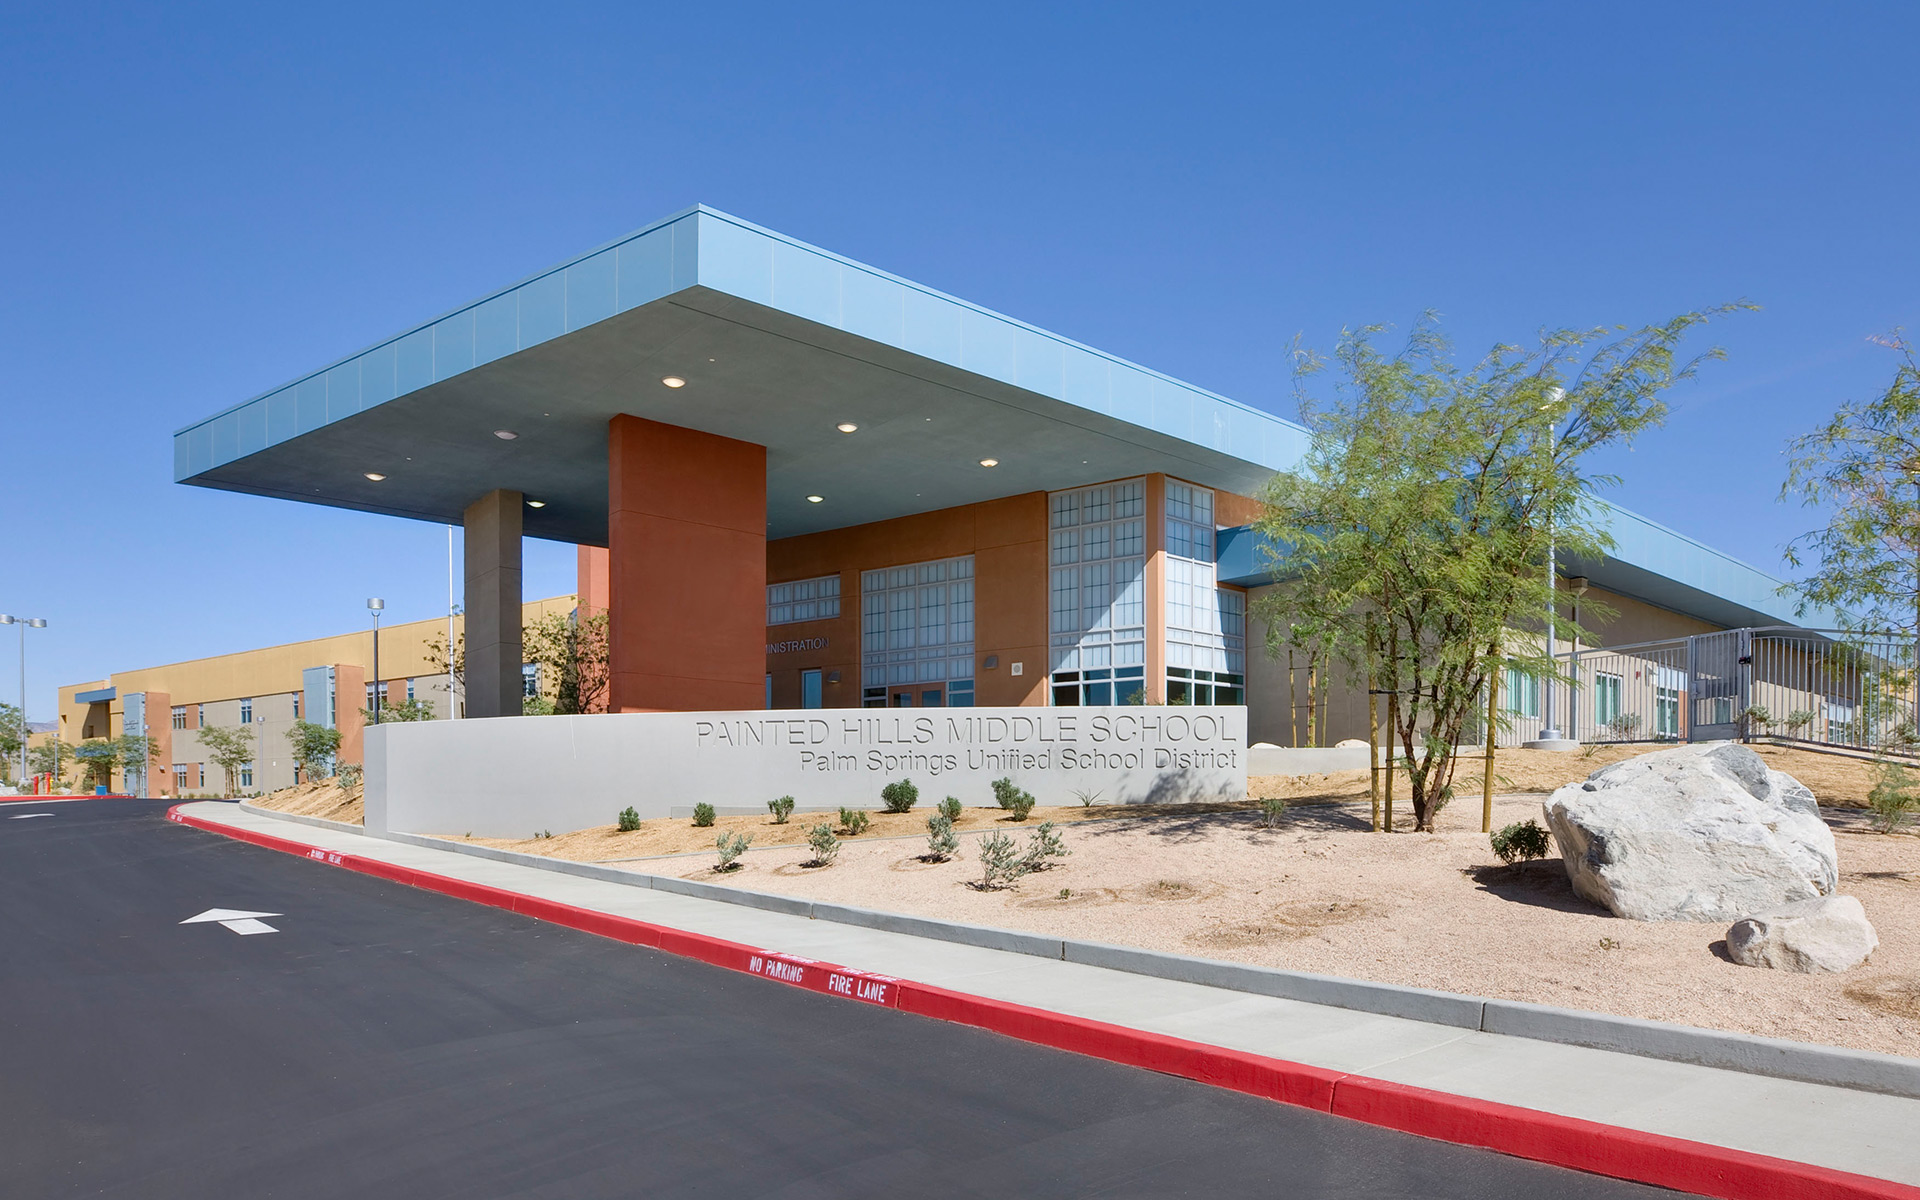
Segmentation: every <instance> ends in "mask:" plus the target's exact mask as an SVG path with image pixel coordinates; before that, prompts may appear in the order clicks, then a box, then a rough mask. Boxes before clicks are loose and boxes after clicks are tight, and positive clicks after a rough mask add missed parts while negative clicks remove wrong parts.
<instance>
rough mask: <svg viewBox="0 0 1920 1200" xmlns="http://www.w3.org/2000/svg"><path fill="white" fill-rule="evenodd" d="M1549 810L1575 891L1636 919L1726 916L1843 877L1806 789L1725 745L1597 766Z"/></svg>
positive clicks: (1819, 889)
mask: <svg viewBox="0 0 1920 1200" xmlns="http://www.w3.org/2000/svg"><path fill="white" fill-rule="evenodd" d="M1546 817H1547V825H1548V827H1549V828H1550V829H1551V830H1552V831H1553V837H1554V840H1555V841H1556V842H1558V843H1559V845H1560V854H1561V856H1562V857H1563V858H1564V859H1565V860H1566V863H1567V875H1568V877H1569V878H1570V879H1571V880H1572V881H1573V889H1574V891H1576V892H1578V893H1580V895H1582V896H1585V897H1586V898H1587V899H1589V900H1591V901H1593V902H1594V903H1596V904H1602V905H1605V906H1606V907H1607V908H1609V909H1611V910H1612V911H1613V913H1614V915H1616V916H1621V917H1630V918H1632V919H1633V920H1636V921H1733V920H1737V919H1739V918H1741V917H1744V916H1746V915H1748V914H1749V913H1757V912H1765V911H1767V910H1769V909H1774V908H1779V907H1780V906H1781V905H1783V904H1791V903H1793V902H1795V901H1799V900H1812V899H1815V898H1817V897H1820V896H1827V895H1832V894H1833V891H1834V888H1835V886H1836V885H1837V884H1838V882H1839V878H1840V864H1839V858H1838V856H1837V855H1836V853H1835V851H1834V845H1833V831H1832V830H1831V829H1828V828H1827V824H1826V822H1825V821H1822V820H1821V819H1820V807H1819V805H1818V804H1816V803H1815V802H1814V799H1813V793H1812V792H1810V791H1808V790H1807V789H1806V787H1805V786H1804V785H1802V784H1801V783H1800V781H1798V780H1796V779H1795V778H1793V777H1792V776H1791V775H1788V774H1786V773H1785V772H1782V771H1774V770H1771V769H1769V768H1768V767H1767V764H1766V761H1765V760H1764V759H1762V758H1761V757H1760V756H1759V755H1758V754H1755V753H1754V752H1753V751H1752V750H1750V749H1748V748H1747V747H1745V746H1740V745H1735V744H1733V743H1730V742H1710V743H1706V744H1702V745H1695V746H1682V747H1679V748H1677V749H1673V750H1661V751H1657V752H1655V753H1652V754H1643V755H1641V756H1640V757H1638V758H1630V759H1627V760H1626V761H1625V762H1618V763H1614V764H1613V765H1612V766H1608V767H1602V768H1601V769H1600V770H1598V771H1595V772H1594V773H1593V774H1592V775H1590V776H1588V777H1587V779H1586V780H1584V781H1583V782H1580V783H1570V784H1568V785H1566V786H1565V787H1563V788H1560V789H1558V790H1557V791H1555V792H1554V793H1553V795H1551V796H1549V797H1548V798H1547V803H1546Z"/></svg>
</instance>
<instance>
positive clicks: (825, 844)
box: [806, 821, 840, 867]
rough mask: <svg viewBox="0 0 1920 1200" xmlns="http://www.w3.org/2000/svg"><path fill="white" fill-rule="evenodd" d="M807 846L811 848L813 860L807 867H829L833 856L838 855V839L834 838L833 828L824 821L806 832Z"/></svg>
mask: <svg viewBox="0 0 1920 1200" xmlns="http://www.w3.org/2000/svg"><path fill="white" fill-rule="evenodd" d="M807 845H809V846H811V847H813V859H812V861H810V862H808V863H807V864H806V865H807V866H809V867H830V866H832V865H833V859H834V856H835V855H837V854H839V853H840V839H839V838H837V837H835V836H834V833H833V826H832V825H831V824H829V823H828V822H826V821H822V822H820V823H819V824H818V825H815V826H814V827H813V828H811V829H809V830H807Z"/></svg>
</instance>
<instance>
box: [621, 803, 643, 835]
mask: <svg viewBox="0 0 1920 1200" xmlns="http://www.w3.org/2000/svg"><path fill="white" fill-rule="evenodd" d="M618 823H619V825H620V832H621V833H632V832H633V831H634V830H636V829H638V828H640V814H639V813H638V812H636V811H634V809H633V807H632V806H631V805H629V806H628V807H626V808H623V809H621V810H620V817H619V822H618Z"/></svg>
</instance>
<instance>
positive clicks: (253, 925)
mask: <svg viewBox="0 0 1920 1200" xmlns="http://www.w3.org/2000/svg"><path fill="white" fill-rule="evenodd" d="M280 915H281V914H279V913H270V912H242V911H241V910H239V909H237V908H210V909H208V910H207V911H205V912H203V913H201V914H200V915H199V916H197V917H188V918H187V919H186V920H184V921H182V922H180V923H181V924H182V925H195V924H198V923H200V922H202V921H218V922H219V923H220V924H222V925H225V926H226V927H227V928H228V929H231V930H233V931H234V932H235V933H237V934H239V935H240V936H242V937H246V936H247V935H249V934H255V933H279V932H280V931H279V930H278V929H275V928H274V927H273V926H271V925H269V924H267V923H266V922H265V921H259V920H255V918H256V917H277V916H280Z"/></svg>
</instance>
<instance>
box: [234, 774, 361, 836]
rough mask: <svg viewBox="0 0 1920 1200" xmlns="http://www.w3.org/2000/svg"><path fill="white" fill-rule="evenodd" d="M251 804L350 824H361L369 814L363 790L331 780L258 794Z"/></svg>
mask: <svg viewBox="0 0 1920 1200" xmlns="http://www.w3.org/2000/svg"><path fill="white" fill-rule="evenodd" d="M251 803H252V804H254V805H255V806H257V807H259V808H271V809H274V810H276V811H278V812H285V813H297V814H299V815H300V816H303V817H325V818H326V819H327V820H329V821H345V822H346V823H347V824H349V825H359V824H362V823H363V822H364V821H365V815H366V809H365V806H364V805H363V804H362V803H361V801H360V789H358V788H355V789H353V790H352V791H350V792H349V791H346V790H344V789H342V788H341V787H340V784H339V783H338V782H337V781H336V780H332V779H322V780H320V781H319V782H318V783H302V784H296V785H295V786H293V787H290V788H281V789H280V790H279V791H277V792H268V793H267V794H266V795H264V796H260V797H257V798H256V799H254V800H253V801H251Z"/></svg>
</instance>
